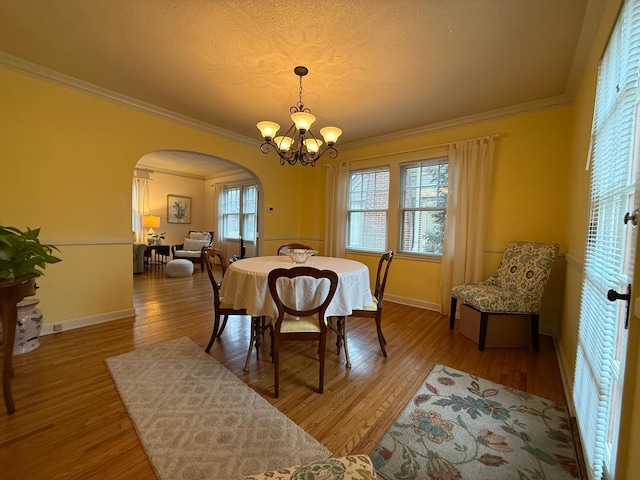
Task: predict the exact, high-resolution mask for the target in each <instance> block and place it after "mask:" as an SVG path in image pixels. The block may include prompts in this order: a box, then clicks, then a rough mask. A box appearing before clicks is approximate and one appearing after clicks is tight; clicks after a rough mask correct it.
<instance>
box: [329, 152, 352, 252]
mask: <svg viewBox="0 0 640 480" xmlns="http://www.w3.org/2000/svg"><path fill="white" fill-rule="evenodd" d="M348 187H349V164H348V163H346V162H338V163H330V164H329V165H327V183H326V197H325V198H326V215H325V217H326V223H325V240H324V256H325V257H337V258H344V256H345V243H346V235H347V189H348Z"/></svg>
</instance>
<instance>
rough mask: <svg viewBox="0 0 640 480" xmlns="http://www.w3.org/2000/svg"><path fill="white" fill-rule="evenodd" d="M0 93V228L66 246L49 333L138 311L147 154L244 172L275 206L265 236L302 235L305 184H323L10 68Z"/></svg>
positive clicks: (52, 278)
mask: <svg viewBox="0 0 640 480" xmlns="http://www.w3.org/2000/svg"><path fill="white" fill-rule="evenodd" d="M0 91H2V98H3V104H2V109H1V110H0V131H1V132H2V142H0V159H1V160H0V162H1V164H2V169H1V171H2V173H1V175H0V205H2V207H1V208H2V210H1V211H0V222H2V224H3V225H13V226H17V227H21V228H24V227H26V226H29V227H32V228H35V227H41V228H42V232H41V239H42V241H44V242H47V243H54V244H56V245H59V246H60V247H61V254H60V256H61V258H62V260H63V261H62V262H61V263H58V264H55V265H50V266H48V268H47V269H46V271H45V274H46V275H45V276H44V277H43V278H42V279H40V280H39V282H38V283H39V284H40V285H41V286H42V288H41V289H40V290H39V291H38V297H39V298H40V299H41V302H40V305H39V306H40V308H41V310H42V312H43V314H44V318H45V324H50V323H58V322H65V321H68V320H77V319H83V318H87V317H93V316H95V315H98V314H102V315H109V314H113V315H118V312H126V311H127V310H130V309H131V308H132V279H131V278H132V262H131V245H130V243H131V178H132V175H133V170H134V167H135V164H136V163H137V161H138V160H139V159H140V158H141V157H142V156H143V155H144V154H146V153H148V152H153V151H157V150H164V149H176V150H187V151H197V152H203V153H207V154H211V155H214V156H217V157H219V158H223V159H228V160H231V161H234V162H236V163H238V164H240V165H243V166H245V167H247V168H248V169H250V170H252V171H253V172H255V174H256V175H257V176H258V177H259V178H260V179H261V180H262V181H263V182H264V186H265V188H264V197H265V199H264V200H265V202H266V204H273V205H276V206H277V207H278V208H277V210H276V212H274V213H273V214H270V215H269V216H268V217H265V225H264V227H265V228H264V230H265V231H264V232H262V234H263V235H264V236H266V237H269V236H270V235H271V236H275V235H281V234H282V231H283V226H286V227H287V230H286V232H287V234H290V235H292V236H294V237H296V238H297V237H299V236H300V235H301V232H300V220H299V219H300V212H301V210H302V206H301V202H300V199H301V198H303V197H304V195H303V194H302V187H301V185H304V184H309V183H317V182H318V176H317V172H318V171H321V170H323V169H321V168H320V167H316V168H315V172H316V173H315V174H314V173H313V172H312V170H309V169H302V168H292V167H288V166H287V167H280V165H278V162H277V159H275V158H274V157H273V156H266V155H263V154H262V153H260V151H259V150H258V148H257V145H258V141H256V145H255V146H253V145H245V144H240V143H238V142H234V141H231V140H228V139H224V138H220V137H216V136H214V135H212V134H210V133H207V132H204V131H200V130H196V129H194V128H189V127H186V126H183V125H179V124H177V123H173V122H171V121H168V120H165V119H161V118H158V117H155V116H151V115H148V114H145V113H141V112H139V111H136V110H133V109H129V108H126V107H123V106H119V105H115V104H113V103H110V102H107V101H104V100H101V99H98V98H95V97H93V96H89V95H86V94H83V93H80V92H77V91H75V90H72V89H70V88H66V87H61V86H58V85H55V84H52V83H49V82H44V81H41V80H39V79H36V78H33V77H31V76H27V75H24V74H21V73H18V72H15V71H13V70H9V69H7V68H5V67H0ZM307 176H308V177H309V180H307V179H306V178H307ZM321 178H322V181H324V177H321ZM321 201H323V200H322V199H319V200H318V199H316V200H313V201H312V202H311V207H312V208H316V205H317V203H318V202H321ZM314 233H315V232H314ZM113 279H118V280H117V281H112V280H113Z"/></svg>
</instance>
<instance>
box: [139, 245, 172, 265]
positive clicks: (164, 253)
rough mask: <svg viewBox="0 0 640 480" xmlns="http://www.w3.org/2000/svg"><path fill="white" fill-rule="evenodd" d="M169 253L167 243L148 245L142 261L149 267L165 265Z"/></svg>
mask: <svg viewBox="0 0 640 480" xmlns="http://www.w3.org/2000/svg"><path fill="white" fill-rule="evenodd" d="M170 254H171V249H170V247H169V245H148V246H147V250H146V251H145V252H144V263H145V265H148V266H149V268H151V267H152V266H154V265H166V263H167V258H168V257H169V255H170Z"/></svg>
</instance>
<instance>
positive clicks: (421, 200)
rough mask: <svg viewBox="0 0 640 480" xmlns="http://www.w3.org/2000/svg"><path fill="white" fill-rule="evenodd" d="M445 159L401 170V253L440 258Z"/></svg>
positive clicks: (444, 216) (445, 187) (443, 212)
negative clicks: (437, 256)
mask: <svg viewBox="0 0 640 480" xmlns="http://www.w3.org/2000/svg"><path fill="white" fill-rule="evenodd" d="M448 166H449V165H448V163H447V160H446V159H439V160H433V161H426V162H419V163H412V164H407V165H402V166H401V167H400V177H401V186H400V249H399V250H400V251H401V252H411V253H427V254H432V255H442V244H443V242H444V222H445V218H446V209H447V191H448V185H449V168H448Z"/></svg>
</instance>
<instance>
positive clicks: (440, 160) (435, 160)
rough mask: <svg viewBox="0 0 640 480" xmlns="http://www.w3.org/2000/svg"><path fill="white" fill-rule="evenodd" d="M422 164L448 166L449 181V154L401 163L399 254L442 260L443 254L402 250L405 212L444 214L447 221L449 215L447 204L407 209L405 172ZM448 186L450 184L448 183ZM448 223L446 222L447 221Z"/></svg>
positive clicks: (399, 184)
mask: <svg viewBox="0 0 640 480" xmlns="http://www.w3.org/2000/svg"><path fill="white" fill-rule="evenodd" d="M420 164H429V165H440V164H446V165H447V179H448V173H449V156H448V154H441V155H437V156H431V158H423V159H421V160H413V161H407V162H401V163H399V178H398V235H397V252H398V253H400V254H403V255H410V256H411V257H431V258H437V259H441V258H442V253H434V252H412V251H410V250H402V248H401V247H402V235H403V218H404V213H405V212H444V214H445V219H446V215H447V202H445V204H444V206H442V207H405V206H403V203H404V200H403V198H404V193H405V191H406V187H405V176H404V171H405V169H406V168H408V167H411V166H415V165H420ZM447 185H448V183H447ZM447 195H448V193H447ZM445 221H446V220H445ZM442 241H443V245H444V230H443V240H442Z"/></svg>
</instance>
